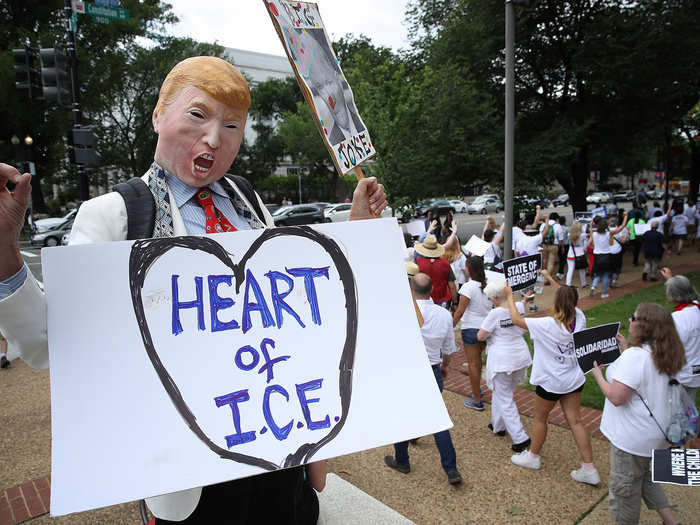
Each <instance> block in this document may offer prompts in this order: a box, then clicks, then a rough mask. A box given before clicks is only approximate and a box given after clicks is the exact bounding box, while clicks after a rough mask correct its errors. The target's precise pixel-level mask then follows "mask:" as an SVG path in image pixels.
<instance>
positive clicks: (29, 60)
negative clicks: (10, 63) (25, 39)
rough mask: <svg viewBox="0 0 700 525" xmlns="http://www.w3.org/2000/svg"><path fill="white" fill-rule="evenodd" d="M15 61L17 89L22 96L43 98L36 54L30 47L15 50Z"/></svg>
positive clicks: (13, 51) (13, 52) (13, 53)
mask: <svg viewBox="0 0 700 525" xmlns="http://www.w3.org/2000/svg"><path fill="white" fill-rule="evenodd" d="M12 56H13V58H14V60H15V87H16V89H17V92H18V93H19V94H21V95H22V96H26V97H29V98H36V97H40V96H41V85H40V84H39V72H38V71H37V69H36V53H35V52H34V50H32V49H31V48H30V47H28V46H25V48H24V49H13V50H12Z"/></svg>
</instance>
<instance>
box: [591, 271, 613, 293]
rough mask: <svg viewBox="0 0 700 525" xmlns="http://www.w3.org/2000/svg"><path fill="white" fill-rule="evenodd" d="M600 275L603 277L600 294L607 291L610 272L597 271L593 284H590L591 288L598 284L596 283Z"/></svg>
mask: <svg viewBox="0 0 700 525" xmlns="http://www.w3.org/2000/svg"><path fill="white" fill-rule="evenodd" d="M601 277H602V278H603V288H602V290H601V292H600V293H601V294H606V293H608V285H609V284H610V272H603V273H602V274H600V273H598V274H596V276H595V277H594V278H593V284H592V285H591V286H592V287H593V288H595V287H596V286H598V283H599V282H600V279H601Z"/></svg>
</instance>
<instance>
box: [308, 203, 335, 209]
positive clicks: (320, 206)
mask: <svg viewBox="0 0 700 525" xmlns="http://www.w3.org/2000/svg"><path fill="white" fill-rule="evenodd" d="M309 204H312V205H314V206H318V208H319V209H321V210H325V209H326V208H328V207H329V206H333V205H332V204H331V203H330V202H310V203H309Z"/></svg>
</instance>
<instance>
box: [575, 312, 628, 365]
mask: <svg viewBox="0 0 700 525" xmlns="http://www.w3.org/2000/svg"><path fill="white" fill-rule="evenodd" d="M619 329H620V323H610V324H603V325H600V326H594V327H593V328H588V329H587V330H581V331H580V332H574V351H575V352H576V359H577V360H578V366H580V367H581V370H583V373H584V374H587V373H588V372H590V371H591V370H593V361H597V362H598V364H599V365H609V364H610V363H612V362H613V361H615V359H617V358H618V357H619V356H620V345H619V344H618V342H617V339H615V336H616V335H617V332H618V330H619Z"/></svg>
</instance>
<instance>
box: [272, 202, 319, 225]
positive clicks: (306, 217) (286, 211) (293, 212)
mask: <svg viewBox="0 0 700 525" xmlns="http://www.w3.org/2000/svg"><path fill="white" fill-rule="evenodd" d="M272 220H274V221H275V226H296V225H299V224H315V223H320V222H323V211H322V210H321V209H320V208H319V207H318V206H316V205H314V204H296V205H293V206H282V207H281V208H279V209H278V210H275V213H273V214H272Z"/></svg>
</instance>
